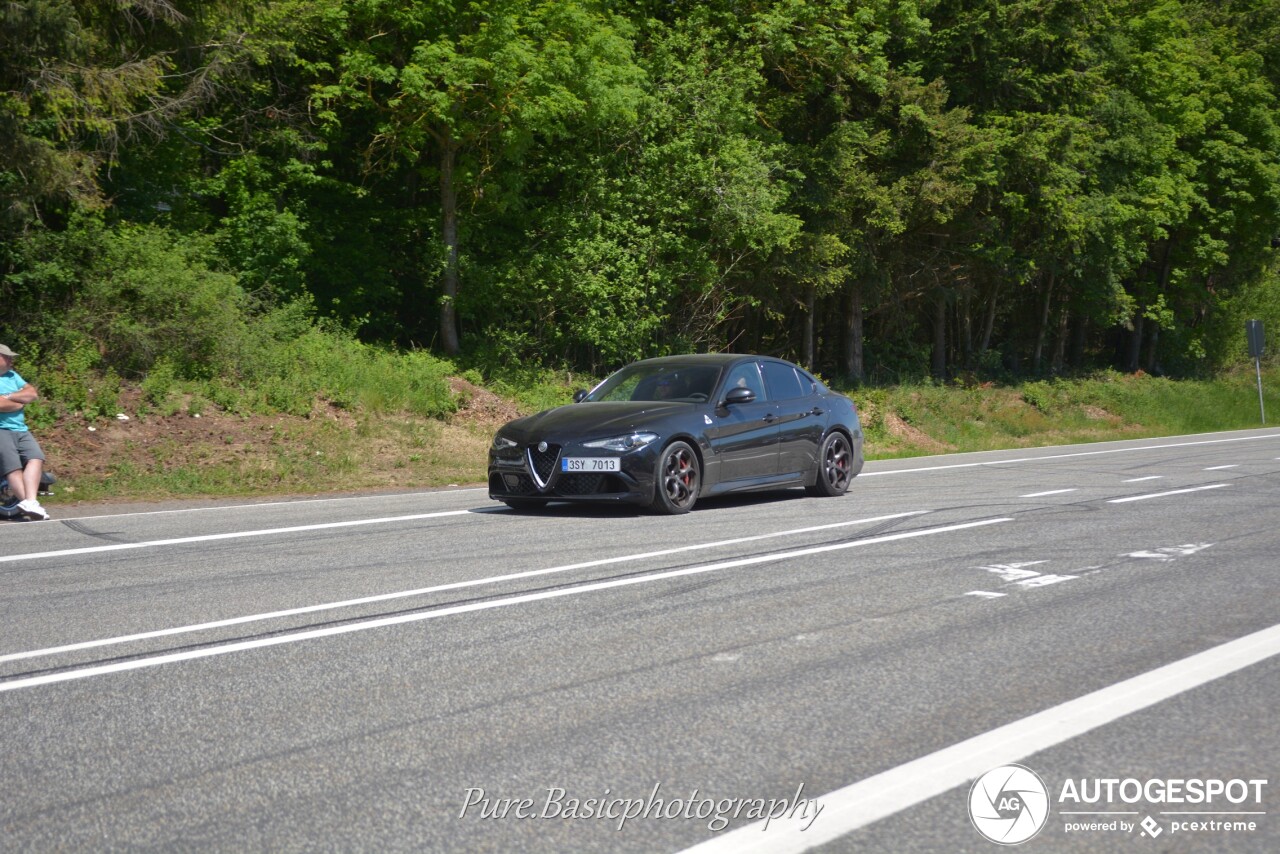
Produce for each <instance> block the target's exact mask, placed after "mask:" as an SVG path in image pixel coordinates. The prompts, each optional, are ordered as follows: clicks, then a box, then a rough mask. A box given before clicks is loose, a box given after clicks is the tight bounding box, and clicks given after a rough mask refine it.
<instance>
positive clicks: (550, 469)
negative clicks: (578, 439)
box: [529, 445, 560, 486]
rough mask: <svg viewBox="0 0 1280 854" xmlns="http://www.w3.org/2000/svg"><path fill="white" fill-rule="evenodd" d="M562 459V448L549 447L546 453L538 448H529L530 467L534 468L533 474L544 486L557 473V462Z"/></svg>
mask: <svg viewBox="0 0 1280 854" xmlns="http://www.w3.org/2000/svg"><path fill="white" fill-rule="evenodd" d="M559 459H560V446H559V445H547V449H546V450H545V451H539V450H538V448H537V446H536V445H534V446H531V447H530V448H529V465H531V466H533V473H534V474H535V475H536V476H537V479H538V481H539V483H540V485H542V486H546V485H547V482H548V481H550V480H551V475H553V474H554V473H555V470H556V461H557V460H559Z"/></svg>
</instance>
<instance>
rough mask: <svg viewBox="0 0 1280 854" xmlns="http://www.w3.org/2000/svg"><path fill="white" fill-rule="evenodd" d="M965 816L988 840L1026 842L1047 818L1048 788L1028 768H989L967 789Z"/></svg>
mask: <svg viewBox="0 0 1280 854" xmlns="http://www.w3.org/2000/svg"><path fill="white" fill-rule="evenodd" d="M969 819H970V820H971V821H972V822H973V826H974V827H976V828H977V829H978V832H979V833H981V834H982V835H983V836H985V837H986V838H987V839H990V840H991V841H992V842H997V843H999V844H1001V845H1017V844H1019V843H1021V842H1026V841H1027V840H1028V839H1030V838H1031V837H1033V836H1035V835H1036V834H1037V833H1039V832H1040V829H1041V828H1042V827H1044V825H1045V822H1046V821H1048V820H1049V790H1048V789H1047V788H1045V785H1044V781H1043V780H1041V779H1040V775H1038V774H1036V772H1034V771H1032V770H1031V769H1030V768H1024V767H1023V766H1021V765H1001V766H1000V767H999V768H992V769H991V770H990V771H988V772H987V773H985V774H983V775H982V776H981V777H979V778H978V779H977V780H976V781H974V784H973V788H972V789H970V790H969Z"/></svg>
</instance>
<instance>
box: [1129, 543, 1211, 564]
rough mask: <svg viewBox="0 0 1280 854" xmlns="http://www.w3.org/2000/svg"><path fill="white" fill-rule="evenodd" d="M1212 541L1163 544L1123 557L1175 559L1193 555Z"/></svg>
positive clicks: (1207, 546)
mask: <svg viewBox="0 0 1280 854" xmlns="http://www.w3.org/2000/svg"><path fill="white" fill-rule="evenodd" d="M1212 545H1213V543H1187V544H1186V545H1183V546H1164V547H1162V548H1158V549H1152V550H1149V551H1141V552H1130V553H1129V554H1127V555H1125V557H1141V558H1151V559H1153V560H1176V559H1177V558H1180V557H1186V556H1187V555H1193V554H1195V553H1196V552H1202V551H1204V550H1205V549H1207V548H1209V547H1210V546H1212Z"/></svg>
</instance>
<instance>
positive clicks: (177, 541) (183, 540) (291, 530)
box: [0, 510, 474, 563]
mask: <svg viewBox="0 0 1280 854" xmlns="http://www.w3.org/2000/svg"><path fill="white" fill-rule="evenodd" d="M473 512H474V511H472V510H443V511H440V512H438V513H414V514H412V515H409V516H384V517H382V518H379V519H347V520H346V521H343V522H321V523H318V524H315V525H293V526H291V527H288V528H262V529H259V530H257V531H231V532H229V533H225V534H200V535H198V536H194V537H174V538H173V539H169V540H144V541H143V542H139V543H112V544H111V545H109V546H85V547H84V548H79V549H60V550H58V551H53V552H27V553H25V554H16V555H0V563H13V562H14V561H19V560H37V559H39V558H46V557H72V556H75V555H88V554H98V553H100V552H118V551H124V550H126V549H149V548H156V547H158V546H180V545H186V544H187V543H208V542H213V541H214V540H235V539H239V538H241V537H266V536H270V535H272V534H296V533H299V532H301V531H323V530H325V529H328V528H355V527H359V526H361V525H385V524H387V523H388V522H412V521H415V520H417V519H438V518H440V517H442V516H465V515H467V514H468V513H473Z"/></svg>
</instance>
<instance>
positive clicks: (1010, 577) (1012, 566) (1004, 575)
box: [978, 560, 1048, 581]
mask: <svg viewBox="0 0 1280 854" xmlns="http://www.w3.org/2000/svg"><path fill="white" fill-rule="evenodd" d="M1042 563H1048V561H1043V560H1031V561H1026V562H1024V563H993V564H991V565H989V566H980V567H978V569H985V570H986V571H987V572H994V573H995V574H996V575H998V576H1000V580H1001V581H1021V580H1022V579H1024V578H1035V577H1036V576H1037V575H1039V574H1040V573H1038V572H1034V571H1032V570H1030V569H1023V567H1026V566H1038V565H1039V564H1042Z"/></svg>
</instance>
